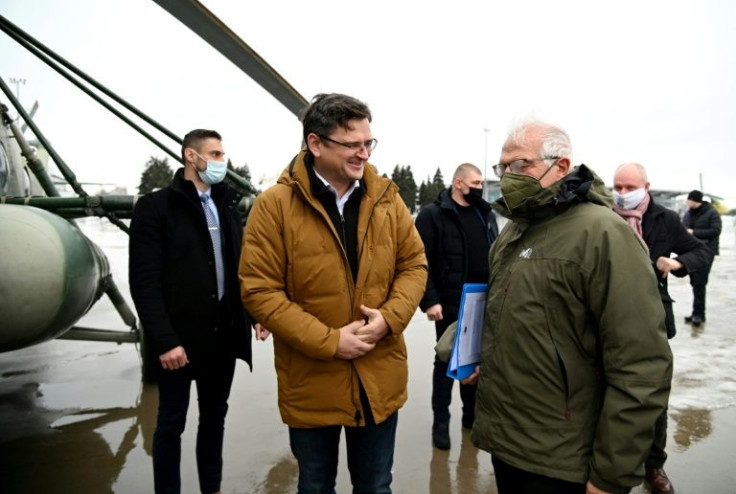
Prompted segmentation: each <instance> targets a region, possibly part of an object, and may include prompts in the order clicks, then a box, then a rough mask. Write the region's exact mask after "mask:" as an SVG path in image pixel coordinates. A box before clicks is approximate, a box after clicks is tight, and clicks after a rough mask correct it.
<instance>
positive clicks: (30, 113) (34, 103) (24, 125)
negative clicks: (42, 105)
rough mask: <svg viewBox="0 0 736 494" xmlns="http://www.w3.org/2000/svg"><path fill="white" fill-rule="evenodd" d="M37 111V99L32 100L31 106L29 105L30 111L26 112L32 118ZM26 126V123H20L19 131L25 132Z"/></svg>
mask: <svg viewBox="0 0 736 494" xmlns="http://www.w3.org/2000/svg"><path fill="white" fill-rule="evenodd" d="M37 111H38V100H36V101H34V102H33V106H32V107H31V111H29V112H28V116H29V117H31V118H33V116H34V115H35V114H36V112H37ZM27 128H28V124H27V123H24V124H23V125H21V127H20V131H21V133H23V134H25V133H26V129H27Z"/></svg>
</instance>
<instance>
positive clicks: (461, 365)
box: [447, 283, 488, 380]
mask: <svg viewBox="0 0 736 494" xmlns="http://www.w3.org/2000/svg"><path fill="white" fill-rule="evenodd" d="M487 294H488V285H487V284H486V283H465V285H463V294H462V297H461V298H460V312H459V313H458V316H457V329H456V330H455V343H454V344H453V346H452V353H451V354H450V362H449V363H448V365H447V375H448V376H449V377H451V378H453V379H458V380H459V379H465V378H466V377H468V376H470V375H472V374H473V372H475V366H476V365H477V364H478V363H479V362H480V335H481V332H482V331H483V316H484V315H485V309H486V295H487Z"/></svg>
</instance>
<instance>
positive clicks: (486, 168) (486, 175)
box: [483, 128, 491, 201]
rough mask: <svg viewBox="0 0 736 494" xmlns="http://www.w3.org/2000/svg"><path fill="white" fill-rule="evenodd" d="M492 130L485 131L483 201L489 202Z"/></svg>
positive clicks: (486, 129)
mask: <svg viewBox="0 0 736 494" xmlns="http://www.w3.org/2000/svg"><path fill="white" fill-rule="evenodd" d="M490 131H491V129H488V128H485V129H483V133H484V134H485V147H484V148H483V199H485V200H486V201H487V200H488V197H487V196H488V186H487V184H488V133H489V132H490Z"/></svg>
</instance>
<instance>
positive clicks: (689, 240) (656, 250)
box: [641, 196, 711, 338]
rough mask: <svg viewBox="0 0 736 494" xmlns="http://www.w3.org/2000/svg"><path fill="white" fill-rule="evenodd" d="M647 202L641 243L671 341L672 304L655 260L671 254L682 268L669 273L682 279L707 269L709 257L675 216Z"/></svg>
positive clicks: (672, 329) (673, 213)
mask: <svg viewBox="0 0 736 494" xmlns="http://www.w3.org/2000/svg"><path fill="white" fill-rule="evenodd" d="M649 201H650V202H649V207H647V210H646V211H645V212H644V215H643V216H642V221H641V228H642V234H643V235H644V243H646V244H647V247H649V258H650V259H651V261H652V265H653V266H654V270H655V271H656V272H657V281H658V286H659V294H660V296H661V297H662V304H663V305H664V310H665V324H666V327H667V337H668V338H672V337H673V336H674V335H675V332H676V328H675V316H674V313H673V311H672V302H674V300H672V297H670V294H669V292H668V290H667V278H662V273H661V272H660V271H659V270H657V267H656V266H657V259H659V258H660V257H670V255H671V254H672V253H675V254H677V260H678V261H680V262H681V263H682V265H683V268H682V269H679V270H677V271H672V274H673V275H675V276H677V277H678V278H682V277H684V276H687V275H690V276H693V275H695V274H697V273H698V272H699V271H702V270H706V269H708V266H709V265H710V256H711V254H710V252H709V250H708V247H707V246H706V245H705V244H704V243H703V242H701V241H700V240H698V239H697V238H695V237H693V236H692V235H690V234H689V233H688V232H687V230H686V229H685V226H684V225H683V224H682V222H681V221H680V217H679V216H678V215H677V213H675V212H674V211H672V210H670V209H667V208H665V207H663V206H660V205H659V204H657V203H655V202H654V199H653V198H651V196H650V198H649Z"/></svg>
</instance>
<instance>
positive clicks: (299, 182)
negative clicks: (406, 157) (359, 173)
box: [277, 150, 393, 202]
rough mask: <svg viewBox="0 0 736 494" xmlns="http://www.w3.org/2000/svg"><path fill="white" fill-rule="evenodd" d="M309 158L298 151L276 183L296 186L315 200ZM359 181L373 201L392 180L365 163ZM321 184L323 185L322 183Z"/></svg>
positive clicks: (306, 195) (309, 198)
mask: <svg viewBox="0 0 736 494" xmlns="http://www.w3.org/2000/svg"><path fill="white" fill-rule="evenodd" d="M309 159H310V158H307V152H306V151H305V150H302V151H300V152H299V153H298V154H297V155H296V156H294V158H293V159H292V160H291V163H289V166H287V167H286V169H285V170H284V171H283V172H282V173H281V176H280V177H279V179H278V181H277V183H279V184H284V185H288V186H290V187H296V188H297V189H298V190H299V191H300V192H301V193H302V194H303V195H304V197H305V199H306V200H307V201H316V200H317V198H316V194H315V191H314V190H313V187H312V181H311V180H310V178H309V168H308V166H309V165H308V164H307V161H308V160H309ZM360 183H361V187H362V188H363V190H364V192H365V196H367V197H368V198H370V199H371V200H372V201H373V202H375V201H377V200H378V199H379V198H380V197H381V196H382V195H383V193H384V192H385V191H386V189H387V188H388V187H389V186H390V185H391V184H392V183H393V182H391V180H389V179H387V178H383V177H381V176H380V175H379V174H378V172H377V171H376V168H375V167H374V166H373V165H372V164H370V163H366V165H365V168H364V171H363V179H362V180H361V181H360ZM321 185H322V186H323V187H324V184H321ZM324 189H325V190H328V189H327V187H324Z"/></svg>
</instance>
